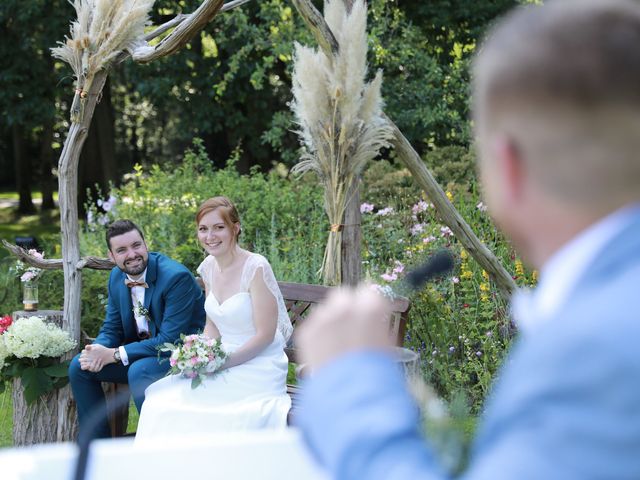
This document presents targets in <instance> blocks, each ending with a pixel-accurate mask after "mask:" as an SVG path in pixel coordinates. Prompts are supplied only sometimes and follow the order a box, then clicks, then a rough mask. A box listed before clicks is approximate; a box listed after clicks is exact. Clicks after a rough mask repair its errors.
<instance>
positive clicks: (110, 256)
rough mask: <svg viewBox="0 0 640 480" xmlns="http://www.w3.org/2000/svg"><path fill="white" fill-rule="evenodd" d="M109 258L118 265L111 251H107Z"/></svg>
mask: <svg viewBox="0 0 640 480" xmlns="http://www.w3.org/2000/svg"><path fill="white" fill-rule="evenodd" d="M107 256H108V257H109V260H111V261H112V262H113V263H116V259H115V257H114V256H113V253H111V249H108V250H107Z"/></svg>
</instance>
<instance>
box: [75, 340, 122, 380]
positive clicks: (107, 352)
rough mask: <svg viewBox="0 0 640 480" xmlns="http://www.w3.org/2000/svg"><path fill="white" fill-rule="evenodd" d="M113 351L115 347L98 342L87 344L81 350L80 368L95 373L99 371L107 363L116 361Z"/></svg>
mask: <svg viewBox="0 0 640 480" xmlns="http://www.w3.org/2000/svg"><path fill="white" fill-rule="evenodd" d="M113 351H114V349H113V348H107V347H105V346H103V345H99V344H97V343H94V344H93V345H87V346H86V347H84V350H82V352H80V368H82V370H88V371H90V372H94V373H97V372H99V371H100V370H102V369H103V368H104V366H105V365H109V364H110V363H115V360H114V359H113Z"/></svg>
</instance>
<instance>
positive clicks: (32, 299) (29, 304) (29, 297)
mask: <svg viewBox="0 0 640 480" xmlns="http://www.w3.org/2000/svg"><path fill="white" fill-rule="evenodd" d="M22 303H23V305H24V310H25V311H26V312H35V311H36V310H38V282H33V281H31V282H22Z"/></svg>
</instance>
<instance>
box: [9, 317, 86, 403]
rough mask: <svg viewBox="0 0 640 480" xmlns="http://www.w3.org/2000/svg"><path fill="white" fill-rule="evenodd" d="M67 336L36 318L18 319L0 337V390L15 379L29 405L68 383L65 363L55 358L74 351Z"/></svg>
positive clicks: (71, 342) (72, 344) (74, 343)
mask: <svg viewBox="0 0 640 480" xmlns="http://www.w3.org/2000/svg"><path fill="white" fill-rule="evenodd" d="M75 346H76V342H75V341H74V340H73V339H72V338H71V337H70V335H69V333H67V332H65V331H64V330H62V329H61V328H60V327H57V326H56V325H53V324H49V323H46V322H44V321H43V319H42V318H40V317H38V316H31V317H25V318H20V319H18V320H16V321H15V322H13V323H12V324H11V325H10V326H9V327H8V328H7V329H6V330H4V331H3V333H2V334H0V390H1V389H2V388H4V383H5V381H7V380H10V379H12V378H15V377H19V378H21V379H22V386H23V388H24V396H25V399H26V400H27V402H28V403H32V402H34V401H35V400H37V399H38V398H39V397H40V396H42V395H44V394H46V393H48V392H50V391H52V390H53V389H55V388H60V387H62V386H64V385H66V383H67V382H68V376H67V369H68V367H69V361H63V362H61V361H60V360H59V357H61V356H62V355H64V354H65V353H67V352H69V351H70V350H72V349H73V348H75Z"/></svg>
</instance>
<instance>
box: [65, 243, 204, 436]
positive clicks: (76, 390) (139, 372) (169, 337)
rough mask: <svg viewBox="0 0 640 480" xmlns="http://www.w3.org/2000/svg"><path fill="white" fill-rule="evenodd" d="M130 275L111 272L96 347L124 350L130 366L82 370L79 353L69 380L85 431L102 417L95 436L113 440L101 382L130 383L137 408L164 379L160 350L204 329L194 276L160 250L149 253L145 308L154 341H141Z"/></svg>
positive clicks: (201, 298)
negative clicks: (149, 389)
mask: <svg viewBox="0 0 640 480" xmlns="http://www.w3.org/2000/svg"><path fill="white" fill-rule="evenodd" d="M125 279H126V275H125V273H124V272H122V271H121V270H120V269H119V268H117V267H115V268H114V269H113V270H111V275H110V277H109V299H108V303H107V314H106V318H105V321H104V324H103V325H102V328H101V329H100V333H99V334H98V336H97V337H96V340H95V343H98V344H100V345H103V346H105V347H109V348H116V347H119V346H124V349H125V351H126V353H127V358H128V362H129V365H127V366H125V365H123V364H122V363H117V364H116V363H112V364H109V365H106V366H105V367H104V368H103V369H102V370H101V371H100V372H97V373H93V372H89V371H86V370H82V369H81V368H80V363H79V360H78V359H79V355H77V356H76V357H75V358H74V359H73V360H72V361H71V365H70V367H69V379H70V382H71V387H72V389H73V395H74V397H75V400H76V403H77V406H78V420H79V423H80V429H81V431H82V429H83V426H85V424H86V422H87V420H88V419H89V417H90V416H91V415H92V414H94V412H99V413H97V414H98V415H102V418H104V419H105V420H104V421H103V422H101V423H100V425H99V427H98V428H97V430H96V431H95V432H94V436H95V437H108V436H109V435H110V432H109V427H108V424H107V421H106V406H105V398H104V393H103V391H102V387H101V385H100V382H117V383H128V384H129V387H130V389H131V394H132V396H133V399H134V401H135V404H136V407H137V408H138V410H140V408H141V407H142V402H143V401H144V391H145V389H146V388H147V387H148V386H149V385H150V384H151V383H153V382H154V381H156V380H158V379H159V378H161V377H162V376H164V375H165V374H166V372H167V370H168V369H169V362H163V363H159V361H158V349H157V347H158V346H160V345H162V344H163V343H165V342H169V343H173V342H174V341H175V340H177V339H178V338H180V334H181V333H184V334H190V333H195V332H197V331H198V330H202V329H203V328H204V323H205V313H204V295H203V293H202V289H201V288H200V286H199V285H198V284H197V283H196V281H195V279H194V277H193V275H192V274H191V273H190V272H189V271H188V270H187V268H186V267H184V265H182V264H180V263H178V262H176V261H174V260H171V259H170V258H168V257H166V256H164V255H162V254H159V253H155V252H150V253H149V260H148V264H147V272H146V278H145V280H146V282H147V284H148V286H149V287H148V288H147V289H146V291H145V296H144V307H145V308H146V309H147V310H148V311H149V330H150V334H151V338H148V339H146V340H140V339H139V338H138V335H137V330H136V321H135V318H134V315H133V305H132V300H131V290H130V289H129V288H128V287H127V286H126V285H125Z"/></svg>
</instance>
